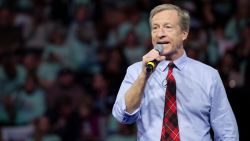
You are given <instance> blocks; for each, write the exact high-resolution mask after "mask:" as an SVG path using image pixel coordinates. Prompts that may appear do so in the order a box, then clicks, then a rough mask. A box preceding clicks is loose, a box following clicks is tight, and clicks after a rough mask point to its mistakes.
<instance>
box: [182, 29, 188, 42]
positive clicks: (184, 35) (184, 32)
mask: <svg viewBox="0 0 250 141" xmlns="http://www.w3.org/2000/svg"><path fill="white" fill-rule="evenodd" d="M187 36H188V32H187V31H183V32H182V40H183V41H184V40H186V39H187Z"/></svg>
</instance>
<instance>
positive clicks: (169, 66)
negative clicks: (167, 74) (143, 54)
mask: <svg viewBox="0 0 250 141" xmlns="http://www.w3.org/2000/svg"><path fill="white" fill-rule="evenodd" d="M174 67H175V65H174V63H173V62H170V63H169V64H168V68H169V69H170V70H173V68H174Z"/></svg>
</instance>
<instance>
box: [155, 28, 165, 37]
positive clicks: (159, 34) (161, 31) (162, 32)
mask: <svg viewBox="0 0 250 141" xmlns="http://www.w3.org/2000/svg"><path fill="white" fill-rule="evenodd" d="M156 36H157V37H158V38H162V37H165V36H166V35H165V31H164V29H163V28H160V29H159V31H158V32H157V33H156Z"/></svg>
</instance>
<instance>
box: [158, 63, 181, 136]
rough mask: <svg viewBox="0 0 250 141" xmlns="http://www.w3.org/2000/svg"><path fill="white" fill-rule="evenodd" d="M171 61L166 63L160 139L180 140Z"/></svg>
mask: <svg viewBox="0 0 250 141" xmlns="http://www.w3.org/2000/svg"><path fill="white" fill-rule="evenodd" d="M174 66H175V65H174V64H173V63H169V64H168V68H169V70H168V75H167V78H166V79H167V89H166V95H165V107H164V117H163V124H162V131H161V141H180V136H179V128H178V119H177V105H176V83H175V79H174V76H173V75H172V74H173V68H174Z"/></svg>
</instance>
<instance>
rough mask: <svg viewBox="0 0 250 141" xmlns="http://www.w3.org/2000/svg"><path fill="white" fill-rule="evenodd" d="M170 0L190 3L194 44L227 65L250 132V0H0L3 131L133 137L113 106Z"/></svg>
mask: <svg viewBox="0 0 250 141" xmlns="http://www.w3.org/2000/svg"><path fill="white" fill-rule="evenodd" d="M162 3H173V4H177V5H179V6H181V7H183V8H184V9H186V10H188V11H189V12H190V15H191V25H190V26H191V27H190V33H189V37H188V39H187V40H186V41H185V49H186V52H187V54H188V56H189V57H191V58H194V59H196V60H199V61H201V62H204V63H206V64H208V65H211V66H213V67H214V68H216V69H217V70H218V71H219V73H220V75H221V78H222V80H223V83H224V86H225V88H226V91H227V95H228V98H229V101H230V103H231V106H232V108H233V110H234V113H235V116H236V119H237V123H238V126H239V132H240V138H241V139H240V140H241V141H247V140H249V139H248V134H249V119H250V118H249V114H248V113H249V109H248V108H249V105H250V99H249V94H250V93H249V91H250V90H249V84H250V73H247V72H250V11H249V7H250V2H249V1H248V0H126V1H125V0H0V130H1V132H0V140H1V141H135V140H136V127H135V125H121V124H119V123H117V121H116V120H115V119H114V118H113V117H112V115H111V110H112V106H113V103H114V100H115V98H116V94H117V91H118V89H119V86H120V84H121V81H122V79H123V77H124V75H125V73H126V68H127V67H128V66H129V65H131V64H133V63H134V62H137V61H140V60H141V57H142V56H143V55H144V54H145V53H146V52H147V51H148V50H149V49H151V48H152V45H151V37H150V27H149V24H148V17H149V12H150V10H151V9H152V8H153V7H154V6H156V5H158V4H162Z"/></svg>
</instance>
